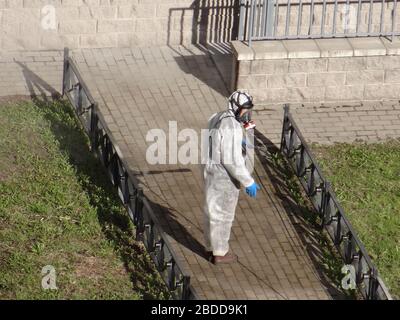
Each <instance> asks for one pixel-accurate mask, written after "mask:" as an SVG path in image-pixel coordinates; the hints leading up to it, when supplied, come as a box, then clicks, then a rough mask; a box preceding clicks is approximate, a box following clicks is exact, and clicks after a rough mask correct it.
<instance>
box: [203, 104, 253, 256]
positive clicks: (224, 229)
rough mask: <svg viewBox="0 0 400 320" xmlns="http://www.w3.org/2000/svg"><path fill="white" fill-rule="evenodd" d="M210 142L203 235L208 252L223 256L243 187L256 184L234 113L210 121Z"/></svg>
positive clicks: (206, 167) (227, 113)
mask: <svg viewBox="0 0 400 320" xmlns="http://www.w3.org/2000/svg"><path fill="white" fill-rule="evenodd" d="M208 129H209V133H208V136H209V142H208V155H207V158H206V159H207V163H206V164H205V168H204V180H205V205H204V235H205V247H206V250H207V251H212V252H213V255H214V256H224V255H225V254H226V253H228V251H229V244H228V241H229V237H230V232H231V227H232V223H233V219H234V216H235V209H236V205H237V202H238V198H239V191H240V185H243V186H244V187H249V186H251V185H252V184H253V183H254V180H253V178H252V177H251V175H250V172H249V170H248V168H247V167H246V163H245V159H244V157H243V155H242V139H243V132H242V126H241V124H240V123H239V122H238V121H237V120H236V119H235V115H234V113H233V111H232V110H230V109H229V110H227V111H224V112H219V113H216V114H214V115H212V116H211V118H210V119H209V121H208Z"/></svg>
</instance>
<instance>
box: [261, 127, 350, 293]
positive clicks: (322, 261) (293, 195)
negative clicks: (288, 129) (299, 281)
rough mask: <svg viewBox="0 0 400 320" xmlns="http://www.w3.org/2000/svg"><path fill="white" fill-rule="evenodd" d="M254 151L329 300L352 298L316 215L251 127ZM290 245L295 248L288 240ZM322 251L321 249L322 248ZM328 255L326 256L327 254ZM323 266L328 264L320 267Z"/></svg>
mask: <svg viewBox="0 0 400 320" xmlns="http://www.w3.org/2000/svg"><path fill="white" fill-rule="evenodd" d="M255 143H256V148H255V153H256V156H257V157H258V159H259V160H260V162H261V165H262V167H263V169H264V171H265V172H266V174H267V176H268V179H269V180H270V181H271V185H272V186H273V192H274V195H275V196H276V198H277V199H278V201H279V203H280V205H281V206H282V207H283V208H284V210H285V213H286V216H287V217H288V218H289V221H290V223H291V224H292V225H293V227H294V229H295V230H296V233H297V235H298V237H299V238H300V240H301V245H302V246H303V247H305V249H306V251H307V254H308V257H309V258H310V260H311V261H312V263H313V265H314V267H315V268H314V269H315V270H316V271H317V273H318V276H319V278H320V280H321V282H322V284H323V285H324V286H325V287H326V288H327V290H328V292H329V294H330V295H331V296H332V298H333V299H349V298H350V299H354V296H352V295H349V294H348V293H346V292H344V291H343V290H341V289H340V288H338V286H339V282H338V281H339V278H338V277H339V276H340V270H339V271H338V269H340V266H342V264H341V262H340V261H339V260H337V258H336V255H335V252H334V249H333V248H332V247H331V246H329V242H328V240H327V238H326V237H324V236H323V235H321V233H320V232H321V230H320V228H319V226H318V224H317V223H316V220H315V217H316V214H315V213H314V212H313V209H312V207H311V205H310V204H309V203H308V202H307V201H306V200H305V197H304V195H303V194H301V191H300V190H301V189H300V186H299V184H298V183H297V181H295V175H294V173H293V172H292V170H291V168H290V167H289V165H288V164H287V163H286V162H285V161H284V159H283V157H282V155H281V154H280V150H279V149H278V147H276V145H274V144H273V143H272V141H271V140H269V139H268V138H267V137H266V136H264V135H263V134H262V133H261V132H260V131H258V130H257V129H256V130H255ZM291 180H293V181H292V183H291ZM290 245H291V246H292V248H293V250H294V251H296V249H295V246H298V245H299V244H298V243H294V241H293V240H292V241H291V243H290ZM324 250H325V251H324ZM327 255H328V256H327ZM323 265H325V266H326V265H328V269H324V267H323Z"/></svg>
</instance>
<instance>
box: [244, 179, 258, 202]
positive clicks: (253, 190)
mask: <svg viewBox="0 0 400 320" xmlns="http://www.w3.org/2000/svg"><path fill="white" fill-rule="evenodd" d="M257 190H260V186H259V185H258V184H257V183H255V182H254V183H253V184H252V185H251V186H250V187H247V188H246V193H247V194H248V195H249V196H250V197H252V198H255V197H256V196H257Z"/></svg>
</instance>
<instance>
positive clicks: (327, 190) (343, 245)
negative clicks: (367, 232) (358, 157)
mask: <svg viewBox="0 0 400 320" xmlns="http://www.w3.org/2000/svg"><path fill="white" fill-rule="evenodd" d="M284 110H285V112H284V119H283V128H282V139H281V152H282V153H283V155H284V156H285V157H286V159H287V160H288V162H289V164H290V165H291V167H292V169H293V170H294V172H295V174H296V176H297V177H298V178H299V180H300V183H301V185H302V186H303V188H304V190H305V192H306V194H307V196H308V197H309V199H310V200H311V203H312V205H313V207H314V209H315V210H316V212H317V214H318V215H319V217H320V219H321V227H323V228H325V230H326V231H327V232H328V234H329V236H330V237H331V239H332V240H333V243H334V245H335V247H336V248H337V250H338V251H339V253H340V255H341V257H342V258H343V260H344V262H345V264H347V265H351V266H353V267H354V270H355V279H354V280H355V283H356V285H357V287H358V289H359V291H360V292H361V294H362V295H363V297H364V298H365V299H368V300H370V299H371V300H391V299H392V298H391V296H390V293H389V291H388V290H387V288H386V286H385V284H384V283H383V281H382V279H381V278H380V277H379V276H378V271H377V269H376V267H375V266H374V264H373V263H372V261H371V258H370V257H369V255H368V253H367V251H366V250H365V247H364V245H363V244H362V242H361V241H360V240H359V238H358V236H357V234H356V232H355V230H354V229H353V227H352V225H351V224H350V222H349V220H348V219H347V217H346V215H345V214H344V211H343V209H342V207H341V206H340V204H339V202H338V200H337V198H336V195H335V193H334V192H333V190H332V188H331V185H330V183H329V182H328V181H327V180H326V179H325V177H324V176H323V174H322V171H321V169H320V167H319V166H318V163H317V162H316V161H315V158H314V156H313V154H312V153H311V151H310V149H309V147H308V145H307V144H306V142H305V139H304V138H303V136H302V134H301V132H300V130H299V128H298V127H297V125H296V123H295V121H294V120H293V117H292V115H291V114H290V112H289V106H288V105H285V106H284Z"/></svg>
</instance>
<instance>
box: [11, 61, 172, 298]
mask: <svg viewBox="0 0 400 320" xmlns="http://www.w3.org/2000/svg"><path fill="white" fill-rule="evenodd" d="M18 64H19V65H20V66H21V67H22V68H23V74H24V76H25V81H26V83H27V86H28V88H29V90H30V94H31V99H32V101H33V102H34V103H35V105H36V106H37V107H38V108H40V110H41V111H42V112H43V114H44V118H45V119H46V120H47V121H48V122H49V123H50V128H51V131H52V133H53V135H54V137H55V138H56V139H57V141H58V143H59V148H60V151H61V152H62V153H64V154H65V155H67V156H68V159H69V163H70V164H71V165H72V166H73V167H74V168H75V170H76V175H77V177H78V180H79V183H80V185H81V186H82V188H83V190H85V192H86V194H87V195H88V197H89V202H90V204H91V205H92V206H93V207H95V208H96V209H97V216H98V221H99V224H100V226H101V229H102V232H103V233H104V235H105V236H106V238H107V239H108V240H109V241H110V242H111V243H112V244H113V245H114V248H115V252H118V254H119V256H120V258H121V260H122V261H123V264H124V268H125V270H126V272H127V273H128V274H129V276H130V279H131V282H132V289H133V291H135V292H137V293H139V294H140V295H141V296H142V297H143V298H144V299H164V298H167V297H168V291H167V289H166V287H165V286H164V284H163V282H162V280H161V279H160V278H159V276H158V274H157V272H156V270H155V269H154V264H153V262H152V261H151V259H150V258H149V257H148V256H146V255H145V248H144V246H142V245H140V244H139V243H138V242H136V241H134V239H135V235H134V232H133V229H132V226H131V224H130V221H129V217H128V216H127V214H126V212H125V210H123V209H121V203H120V200H119V197H118V194H117V192H116V190H115V188H114V187H113V186H112V184H111V183H110V181H109V180H108V177H107V173H106V171H105V169H104V168H103V167H102V166H101V164H100V162H99V160H98V159H97V158H96V157H95V156H94V154H92V153H90V152H89V142H88V138H87V136H86V135H85V133H84V132H83V131H82V130H81V128H80V126H79V124H78V121H77V119H76V118H75V114H74V112H73V110H72V109H71V107H70V106H69V102H67V101H65V100H61V95H60V93H58V92H57V91H56V90H55V89H54V88H52V87H51V86H50V85H49V84H47V83H46V82H45V81H44V80H43V79H41V78H40V77H38V76H37V75H36V74H35V73H34V72H32V71H31V70H30V69H29V68H28V67H26V66H25V65H24V64H22V63H18ZM34 88H36V90H38V91H39V92H40V94H39V95H38V94H37V93H36V91H35V89H34ZM49 92H50V93H51V97H50V96H49V95H48V93H49ZM55 106H56V107H55ZM71 119H74V120H73V121H72V120H71ZM99 171H102V172H104V174H101V175H99V174H98V173H99Z"/></svg>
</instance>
